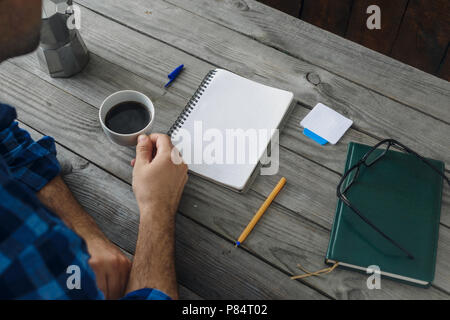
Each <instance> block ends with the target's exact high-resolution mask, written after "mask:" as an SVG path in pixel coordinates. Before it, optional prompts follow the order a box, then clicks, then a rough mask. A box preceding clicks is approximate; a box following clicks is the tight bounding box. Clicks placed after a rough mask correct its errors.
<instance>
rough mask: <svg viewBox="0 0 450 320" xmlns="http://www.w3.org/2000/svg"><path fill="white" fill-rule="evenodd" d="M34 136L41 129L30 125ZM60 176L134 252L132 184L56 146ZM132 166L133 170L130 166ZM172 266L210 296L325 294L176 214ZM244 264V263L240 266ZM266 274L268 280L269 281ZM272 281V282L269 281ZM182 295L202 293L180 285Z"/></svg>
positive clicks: (116, 239) (111, 233)
mask: <svg viewBox="0 0 450 320" xmlns="http://www.w3.org/2000/svg"><path fill="white" fill-rule="evenodd" d="M22 127H24V128H25V129H27V130H29V131H30V132H31V133H32V135H33V136H34V137H36V138H37V137H40V136H41V134H39V133H37V132H36V131H35V130H33V129H31V128H30V127H28V126H22ZM57 151H58V158H59V160H60V161H61V163H62V164H63V168H64V180H65V181H66V182H67V184H68V185H69V187H70V189H71V190H72V191H73V192H74V195H75V196H76V198H77V199H78V200H79V202H80V203H81V204H82V206H83V207H84V208H85V209H86V211H87V212H88V213H89V214H91V215H92V216H93V218H94V219H95V220H96V222H97V223H98V224H99V226H100V227H101V229H102V230H103V231H104V232H105V234H106V235H107V236H108V238H110V239H111V240H112V241H113V242H115V243H116V244H117V245H119V246H120V247H121V248H123V249H125V250H126V251H128V252H134V250H135V244H136V240H137V232H138V226H139V209H138V207H137V205H136V201H135V198H134V195H133V192H132V191H131V186H130V185H129V184H127V183H124V182H123V181H120V180H119V179H117V178H115V177H113V176H112V175H110V174H108V173H107V172H105V171H103V170H102V169H100V168H99V167H97V166H95V165H94V164H91V163H89V161H87V160H86V159H84V158H81V157H80V156H78V155H76V154H74V153H73V152H71V151H69V150H68V149H66V148H64V147H62V146H60V145H57ZM130 170H131V169H130ZM176 235H177V247H176V265H177V274H178V280H179V282H180V283H183V284H186V285H187V286H189V287H190V288H194V290H196V292H201V294H202V295H203V296H204V297H207V298H209V299H227V298H228V299H280V298H281V299H323V298H325V297H324V296H323V295H321V294H319V293H318V292H316V291H314V290H312V289H310V288H308V287H307V286H305V285H303V284H301V283H300V282H297V281H291V280H290V279H289V277H288V276H287V275H286V274H284V273H282V272H280V271H279V270H276V269H274V268H273V267H271V266H269V265H268V264H266V263H264V262H262V261H261V260H259V259H257V258H255V257H254V256H252V255H251V254H249V253H248V252H246V251H244V250H233V249H232V248H233V243H232V242H229V241H225V240H223V239H221V238H220V237H218V236H217V235H215V234H214V233H212V232H211V231H208V230H207V229H206V228H204V227H202V226H200V225H199V224H197V223H194V222H193V221H192V220H190V219H188V218H186V217H183V216H180V215H178V217H177V229H176ZM242 265H245V266H246V267H245V268H242ZM267 279H270V280H271V281H270V282H268V281H267ZM272 281H274V282H272ZM180 297H181V298H183V297H184V298H188V299H198V298H200V296H198V295H197V294H195V293H193V292H192V291H191V290H189V289H187V288H185V287H181V288H180Z"/></svg>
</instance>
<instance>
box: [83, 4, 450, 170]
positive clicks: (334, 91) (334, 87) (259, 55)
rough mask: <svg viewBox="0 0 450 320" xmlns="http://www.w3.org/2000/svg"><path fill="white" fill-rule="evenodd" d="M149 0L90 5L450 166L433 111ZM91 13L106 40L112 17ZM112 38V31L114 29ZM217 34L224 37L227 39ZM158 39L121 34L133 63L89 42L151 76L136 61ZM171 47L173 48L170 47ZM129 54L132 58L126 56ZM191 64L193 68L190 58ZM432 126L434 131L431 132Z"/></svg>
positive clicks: (445, 130)
mask: <svg viewBox="0 0 450 320" xmlns="http://www.w3.org/2000/svg"><path fill="white" fill-rule="evenodd" d="M142 1H143V0H137V1H134V2H133V3H132V4H125V3H123V2H122V1H118V0H113V1H110V2H108V5H106V4H104V2H95V3H91V2H89V6H91V7H95V8H97V9H99V10H101V11H102V12H104V13H107V14H110V15H112V17H113V18H114V19H116V20H119V21H122V22H123V23H126V24H128V25H130V26H131V27H133V28H137V29H139V30H141V32H144V31H145V32H147V33H148V34H150V35H152V36H153V37H159V38H160V39H161V40H163V41H165V42H168V43H173V44H176V46H177V47H179V48H180V49H182V50H184V51H187V52H190V53H192V54H194V55H196V56H198V57H201V58H203V59H205V60H207V61H211V62H212V63H214V64H217V65H220V66H221V67H225V68H228V69H230V70H232V71H234V72H237V73H239V74H241V75H244V76H247V77H249V78H252V79H255V80H259V81H261V82H263V83H266V84H269V85H274V86H277V87H282V88H285V89H289V90H292V91H293V92H294V93H295V96H296V98H297V99H299V100H300V101H302V103H305V104H307V105H308V106H309V107H312V106H314V105H315V104H316V103H317V102H323V103H325V104H327V105H330V106H331V107H333V108H334V109H336V110H337V111H339V112H341V113H343V114H344V115H347V116H348V117H350V118H351V119H353V120H354V122H355V124H354V127H355V128H357V129H359V130H361V131H363V132H369V133H370V134H372V135H375V136H376V137H378V138H386V137H392V138H396V139H398V140H400V141H402V142H403V143H405V144H407V145H409V146H410V147H412V148H414V149H416V150H417V151H418V152H421V153H423V154H424V155H426V156H429V157H434V158H438V159H442V160H444V161H446V162H447V163H449V164H450V161H449V160H450V154H449V153H448V152H447V150H449V149H450V140H448V139H447V138H446V137H447V136H448V135H449V134H450V125H448V124H445V123H443V122H441V121H439V120H436V119H433V118H431V117H427V116H425V115H424V114H422V113H420V112H418V111H415V110H412V109H410V108H407V107H405V106H404V105H402V104H400V103H397V102H395V101H393V100H391V99H388V98H386V97H384V96H382V95H379V94H377V93H375V92H373V91H371V90H367V89H365V88H363V87H360V86H358V85H356V84H354V83H352V82H350V81H347V80H345V79H343V78H339V77H337V76H335V75H333V74H331V73H329V72H327V71H324V70H319V69H316V70H315V71H314V70H311V67H312V66H311V65H308V64H305V63H303V62H301V61H299V60H297V59H295V58H293V57H290V56H288V55H286V54H283V53H281V52H279V51H276V50H274V49H271V48H268V47H266V46H263V45H261V44H260V43H258V42H256V41H252V40H249V39H248V38H247V37H244V36H242V35H239V34H236V33H235V32H233V31H230V30H229V29H227V28H223V27H221V26H219V25H217V24H214V23H211V22H209V21H206V20H203V21H199V18H198V17H197V16H194V15H192V14H190V13H188V12H186V11H185V10H183V9H180V8H177V7H173V6H172V7H170V5H169V4H166V3H161V2H160V1H154V2H153V3H154V7H153V11H152V12H153V14H152V18H145V19H144V18H137V17H139V15H141V8H142V5H143V4H141V2H142ZM163 5H164V6H163ZM90 15H92V13H91V12H89V11H85V12H84V17H85V20H84V21H85V29H84V35H85V38H86V40H87V41H89V40H90V39H91V38H93V37H95V39H96V40H97V42H98V41H101V40H99V39H100V36H96V35H95V36H94V35H92V34H91V33H97V32H99V33H102V34H103V33H105V32H106V31H105V30H104V29H103V28H100V25H103V24H107V22H105V21H104V20H102V19H95V20H93V19H90V18H89V17H90ZM176 17H177V18H176ZM177 21H178V22H177ZM179 21H183V23H179ZM161 25H165V26H167V29H161V28H158V27H157V26H161ZM110 27H111V28H114V30H115V33H116V37H117V34H118V33H120V32H124V33H126V32H127V31H125V30H122V29H120V26H114V25H111V26H110ZM167 30H170V31H169V32H168V31H167ZM210 30H215V32H214V33H211V32H210ZM128 32H131V31H128ZM104 36H105V37H106V35H104ZM112 39H113V36H111V35H109V36H108V41H107V42H106V43H107V44H108V45H109V43H111V41H112ZM197 39H198V40H197ZM217 39H220V42H219V41H217ZM150 40H151V39H148V40H145V36H143V35H136V36H135V37H133V39H129V40H128V39H127V41H129V43H128V44H124V41H123V40H122V38H121V39H120V40H119V37H117V42H116V43H115V45H114V46H116V47H119V46H121V47H123V49H121V50H126V48H128V47H132V48H133V50H132V52H134V51H139V55H137V54H133V55H132V56H130V57H129V61H123V60H124V55H123V54H120V55H117V53H116V52H115V51H110V50H103V49H102V50H101V51H100V50H98V49H99V48H98V47H99V46H101V47H103V46H105V45H106V43H105V44H100V45H99V44H98V43H97V42H96V43H93V42H89V44H90V48H91V50H93V51H95V52H96V53H98V54H99V55H101V56H102V57H105V58H106V59H107V60H110V61H114V63H117V64H120V65H122V66H124V67H126V68H127V69H130V70H132V71H133V72H136V73H138V74H139V75H141V76H143V77H146V76H147V75H146V72H142V70H141V69H140V68H139V67H136V66H134V65H133V63H132V62H131V61H132V59H144V61H145V60H148V59H150V57H152V53H147V55H148V56H150V57H146V53H145V52H143V50H145V47H144V45H143V44H142V43H143V42H144V43H145V42H146V41H150ZM119 41H120V42H119ZM103 42H105V41H103ZM160 50H162V51H164V50H165V49H164V47H161V48H160ZM167 51H168V52H172V51H171V49H168V48H167ZM125 59H127V57H126V56H125ZM152 59H154V57H152ZM186 59H187V58H186ZM127 60H128V59H127ZM189 61H192V59H191V60H189ZM141 63H143V62H139V64H141ZM184 63H185V64H186V65H188V67H189V64H188V62H186V61H185V62H184ZM192 63H193V64H194V66H195V67H192V68H189V70H186V72H185V73H186V74H189V75H193V74H198V78H202V76H203V75H204V74H205V73H200V72H197V68H196V66H197V65H198V61H192ZM203 69H204V68H203ZM310 71H314V72H315V73H316V74H317V76H318V78H319V83H318V84H317V85H314V84H312V83H310V82H308V81H307V80H306V77H305V75H306V74H307V73H308V72H310ZM197 83H198V82H197ZM195 85H196V83H195V84H194V86H193V87H192V88H191V89H190V90H189V91H188V92H185V96H186V97H188V96H190V95H191V94H192V92H193V91H194V87H195ZM446 116H447V117H448V118H449V120H450V113H449V112H446ZM431 128H433V129H432V130H431ZM292 147H294V146H292Z"/></svg>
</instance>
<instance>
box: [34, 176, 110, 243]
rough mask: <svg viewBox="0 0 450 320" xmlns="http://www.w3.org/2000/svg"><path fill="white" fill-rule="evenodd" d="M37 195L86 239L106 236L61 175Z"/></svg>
mask: <svg viewBox="0 0 450 320" xmlns="http://www.w3.org/2000/svg"><path fill="white" fill-rule="evenodd" d="M37 196H38V198H39V200H40V201H41V202H42V203H43V204H44V205H45V206H46V207H47V208H49V209H50V210H52V211H53V212H54V213H55V214H57V215H58V216H59V217H60V218H61V220H63V221H64V222H65V223H66V225H67V226H68V227H69V228H71V229H72V230H73V231H75V232H76V233H77V234H78V235H79V236H80V237H82V238H83V239H84V240H86V241H87V240H89V239H91V238H98V237H100V238H104V237H105V236H104V235H103V233H102V232H101V231H100V229H99V228H98V227H97V224H96V223H95V221H94V220H93V219H92V217H91V216H89V215H88V214H87V213H86V212H85V211H84V209H83V208H82V207H81V206H80V204H79V203H78V201H77V200H76V199H75V198H74V196H73V195H72V192H71V191H70V190H69V188H68V187H67V185H66V184H65V182H64V181H63V179H62V178H61V177H60V176H57V177H56V178H54V179H53V180H52V181H50V182H49V183H48V184H47V185H46V186H45V187H44V188H42V189H41V190H40V191H39V192H38V193H37Z"/></svg>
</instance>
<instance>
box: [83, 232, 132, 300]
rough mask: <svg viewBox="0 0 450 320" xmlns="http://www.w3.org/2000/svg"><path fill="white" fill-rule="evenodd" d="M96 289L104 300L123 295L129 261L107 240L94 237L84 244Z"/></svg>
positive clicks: (129, 265)
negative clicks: (102, 295)
mask: <svg viewBox="0 0 450 320" xmlns="http://www.w3.org/2000/svg"><path fill="white" fill-rule="evenodd" d="M86 244H87V247H88V251H89V254H90V255H91V259H90V260H89V265H90V266H91V268H92V270H94V273H95V277H96V280H97V286H98V288H99V289H100V290H101V291H102V292H103V294H104V295H105V297H106V299H119V298H121V297H123V296H124V295H125V289H126V287H127V284H128V277H129V274H130V271H131V261H130V260H129V259H128V258H127V257H125V255H124V254H123V253H122V252H121V251H120V250H119V249H118V248H117V247H116V246H115V245H114V244H112V243H111V242H110V241H109V240H108V239H106V238H103V239H102V238H101V237H96V238H92V239H90V240H87V242H86Z"/></svg>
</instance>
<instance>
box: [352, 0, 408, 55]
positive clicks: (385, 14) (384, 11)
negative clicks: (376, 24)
mask: <svg viewBox="0 0 450 320" xmlns="http://www.w3.org/2000/svg"><path fill="white" fill-rule="evenodd" d="M407 4H408V0H397V1H391V0H356V1H353V7H352V14H351V17H350V21H349V25H348V29H347V33H346V35H345V37H346V38H347V39H349V40H352V41H355V42H357V43H359V44H361V45H363V46H365V47H367V48H370V49H372V50H376V51H378V52H381V53H383V54H387V55H389V53H390V51H391V49H392V45H393V44H394V41H395V39H396V37H397V33H398V29H399V27H400V23H401V21H402V17H403V14H404V13H405V10H406V5H407ZM371 5H377V6H378V7H380V11H381V29H373V30H369V29H368V28H367V25H366V23H367V19H368V18H369V14H367V8H368V7H369V6H371Z"/></svg>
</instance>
